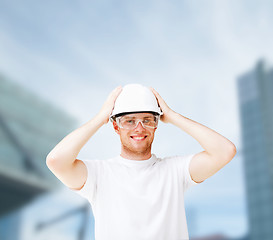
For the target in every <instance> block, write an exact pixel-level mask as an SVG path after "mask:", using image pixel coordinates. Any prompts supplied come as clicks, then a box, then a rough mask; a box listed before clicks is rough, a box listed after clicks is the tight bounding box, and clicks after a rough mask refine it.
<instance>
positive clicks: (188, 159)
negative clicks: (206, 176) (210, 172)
mask: <svg viewBox="0 0 273 240" xmlns="http://www.w3.org/2000/svg"><path fill="white" fill-rule="evenodd" d="M194 155H195V154H191V155H188V156H185V159H184V161H185V167H184V174H183V175H184V191H186V190H187V189H188V188H189V187H191V186H194V185H197V184H199V183H197V182H195V181H193V179H192V178H191V174H190V162H191V160H192V158H193V156H194Z"/></svg>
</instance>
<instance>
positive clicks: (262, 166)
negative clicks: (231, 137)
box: [237, 60, 273, 240]
mask: <svg viewBox="0 0 273 240" xmlns="http://www.w3.org/2000/svg"><path fill="white" fill-rule="evenodd" d="M237 83H238V95H239V107H240V119H241V135H242V147H243V149H242V152H243V157H244V171H245V172H244V173H245V182H246V193H247V209H248V225H249V237H250V239H251V240H258V239H263V240H271V239H272V236H273V68H271V69H270V68H269V67H267V66H266V64H265V62H264V61H263V60H261V61H259V62H258V63H257V65H256V66H255V67H254V69H252V70H250V71H249V72H247V73H245V74H243V75H242V76H240V77H239V79H238V82H237Z"/></svg>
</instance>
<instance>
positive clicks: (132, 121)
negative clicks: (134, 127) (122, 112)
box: [126, 119, 135, 124]
mask: <svg viewBox="0 0 273 240" xmlns="http://www.w3.org/2000/svg"><path fill="white" fill-rule="evenodd" d="M126 123H127V124H135V120H129V119H128V120H126Z"/></svg>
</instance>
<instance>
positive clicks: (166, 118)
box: [150, 88, 174, 123]
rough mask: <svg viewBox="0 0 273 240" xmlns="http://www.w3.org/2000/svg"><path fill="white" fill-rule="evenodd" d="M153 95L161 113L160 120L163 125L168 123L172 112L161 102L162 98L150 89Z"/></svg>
mask: <svg viewBox="0 0 273 240" xmlns="http://www.w3.org/2000/svg"><path fill="white" fill-rule="evenodd" d="M150 89H151V90H152V92H153V94H154V95H155V97H156V99H157V102H158V104H159V106H160V108H161V110H162V112H163V115H161V117H160V120H161V121H162V122H164V123H169V122H170V115H171V114H172V113H174V111H173V110H172V109H171V108H170V107H169V106H168V105H167V103H166V102H165V101H164V100H163V98H162V97H161V96H160V95H159V93H158V92H157V91H156V90H154V89H153V88H150Z"/></svg>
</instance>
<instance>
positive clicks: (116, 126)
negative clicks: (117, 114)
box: [113, 121, 119, 135]
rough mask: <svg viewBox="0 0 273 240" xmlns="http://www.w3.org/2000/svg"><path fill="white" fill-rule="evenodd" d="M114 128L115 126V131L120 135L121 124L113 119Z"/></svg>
mask: <svg viewBox="0 0 273 240" xmlns="http://www.w3.org/2000/svg"><path fill="white" fill-rule="evenodd" d="M113 128H114V130H115V132H116V133H117V134H118V135H119V126H118V125H117V122H116V121H113Z"/></svg>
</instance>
